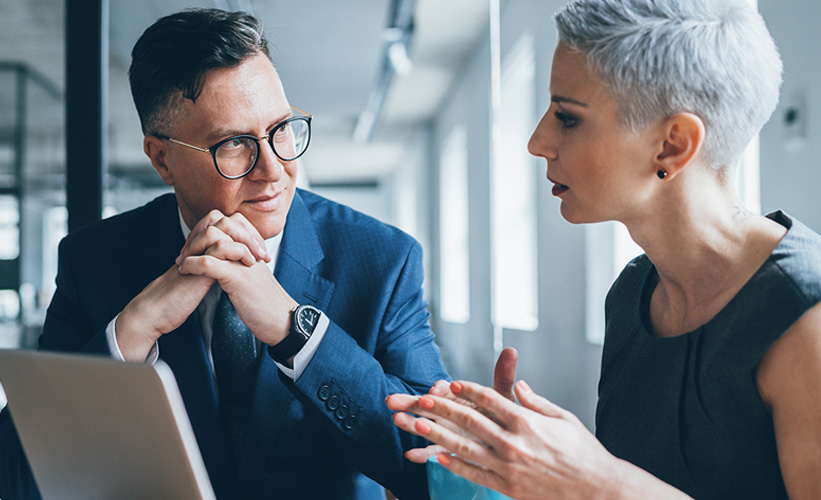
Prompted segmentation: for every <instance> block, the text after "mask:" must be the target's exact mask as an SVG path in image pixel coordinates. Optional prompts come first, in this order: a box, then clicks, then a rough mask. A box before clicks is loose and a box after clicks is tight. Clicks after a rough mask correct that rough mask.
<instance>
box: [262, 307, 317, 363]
mask: <svg viewBox="0 0 821 500" xmlns="http://www.w3.org/2000/svg"><path fill="white" fill-rule="evenodd" d="M299 308H300V306H297V307H295V308H294V309H293V310H292V311H291V326H290V327H289V328H288V335H286V336H285V338H284V339H282V341H280V342H279V343H278V344H276V345H272V346H268V350H269V352H270V353H271V357H273V358H274V361H276V362H277V363H281V364H285V363H287V362H288V360H289V359H291V358H292V357H294V356H295V355H296V353H298V352H299V351H300V349H302V348H303V347H304V346H305V344H307V343H308V338H309V337H310V334H309V335H308V337H306V336H305V335H303V334H302V333H300V331H299V330H298V329H297V317H296V316H297V313H298V311H299Z"/></svg>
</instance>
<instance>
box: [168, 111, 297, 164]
mask: <svg viewBox="0 0 821 500" xmlns="http://www.w3.org/2000/svg"><path fill="white" fill-rule="evenodd" d="M291 107H292V108H293V109H295V110H297V111H299V112H300V113H303V114H304V115H305V116H292V117H291V118H288V119H287V120H283V121H281V122H279V123H277V124H276V125H274V128H272V129H271V131H270V132H268V133H267V134H265V135H263V136H262V137H257V136H255V135H250V134H242V135H232V136H231V137H228V138H225V139H223V140H221V141H219V142H218V143H216V144H214V145H212V146H210V147H208V148H201V147H198V146H194V145H192V144H188V143H186V142H182V141H179V140H177V139H172V138H171V137H168V136H166V135H162V134H154V137H158V138H160V139H165V140H168V141H171V142H173V143H175V144H179V145H181V146H185V147H188V148H191V149H196V150H197V151H202V152H203V153H211V159H212V160H213V161H214V168H216V169H217V172H218V173H219V174H220V175H221V176H223V177H225V178H226V179H228V180H236V179H241V178H243V177H245V176H246V175H248V174H250V173H251V171H252V170H254V167H256V166H257V162H258V161H259V148H260V147H261V146H260V144H259V142H260V141H261V140H263V139H267V142H268V145H269V146H271V151H273V152H274V154H275V155H276V157H277V158H279V159H280V160H282V161H284V162H290V161H294V160H296V159H297V158H299V157H300V156H302V155H304V154H305V151H308V146H310V145H311V120H312V119H313V115H309V114H308V113H305V112H304V111H302V110H301V109H299V108H294V107H293V106H291ZM294 121H304V122H306V123H307V124H308V138H307V139H306V140H305V148H304V149H303V150H302V152H301V153H299V154H298V155H296V156H294V157H293V158H283V157H282V156H281V155H280V154H279V153H277V148H276V147H274V135H275V134H276V131H277V130H279V129H280V128H281V127H283V126H284V125H287V124H289V123H291V122H294ZM235 139H251V140H253V141H254V142H255V143H256V144H257V154H256V155H255V156H254V162H253V163H252V164H251V166H250V167H249V168H248V170H246V171H245V172H243V173H241V174H239V175H226V174H225V172H223V171H222V170H220V167H219V163H218V162H217V150H218V149H219V147H220V146H222V145H223V144H225V143H226V142H229V141H233V140H235Z"/></svg>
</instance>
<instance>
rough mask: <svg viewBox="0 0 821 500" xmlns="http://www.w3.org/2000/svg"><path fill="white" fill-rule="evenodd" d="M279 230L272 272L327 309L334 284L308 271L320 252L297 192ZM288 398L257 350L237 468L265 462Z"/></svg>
mask: <svg viewBox="0 0 821 500" xmlns="http://www.w3.org/2000/svg"><path fill="white" fill-rule="evenodd" d="M284 231H285V232H284V234H283V237H282V243H281V246H280V249H279V256H278V257H277V265H276V270H275V272H274V276H275V277H276V279H277V280H278V281H279V283H280V284H281V285H282V287H283V288H284V289H285V291H286V292H288V294H289V295H290V296H291V297H292V298H293V299H294V300H296V301H297V302H299V303H300V304H312V305H314V306H316V307H318V308H319V309H320V310H323V311H324V310H327V307H328V304H329V303H330V300H331V296H332V294H333V289H334V284H333V283H331V282H330V281H328V280H326V279H324V278H323V277H322V276H319V275H318V274H316V273H315V272H314V270H315V268H316V265H317V264H318V263H319V262H321V261H322V259H323V258H324V254H323V252H322V247H321V245H320V242H319V238H318V237H317V234H316V228H315V226H314V223H313V221H312V219H311V214H310V212H308V209H307V207H306V206H305V204H304V203H303V201H302V198H301V197H300V196H299V192H297V193H296V194H295V195H294V200H293V202H292V203H291V209H290V211H289V212H288V219H287V222H286V224H285V230H284ZM294 399H295V398H294V396H293V394H292V393H291V391H290V390H289V389H288V388H287V387H286V386H285V385H284V384H283V383H282V381H281V380H280V373H279V369H278V368H277V366H276V364H275V363H274V362H273V360H272V359H271V357H270V356H269V355H268V353H267V352H265V351H263V353H262V355H261V356H260V360H259V371H258V375H257V382H256V388H255V397H254V407H253V409H252V412H251V419H250V422H249V429H248V434H247V435H248V439H247V440H246V447H245V450H246V451H245V465H246V467H247V468H246V467H243V469H246V470H247V469H256V468H259V467H262V466H264V464H265V463H266V462H267V456H268V454H270V453H271V449H273V447H274V442H275V440H276V437H277V435H278V434H279V432H280V429H281V426H282V422H283V421H284V420H285V419H286V418H287V417H288V412H289V409H290V408H291V405H292V403H293V401H294Z"/></svg>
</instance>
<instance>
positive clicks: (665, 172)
mask: <svg viewBox="0 0 821 500" xmlns="http://www.w3.org/2000/svg"><path fill="white" fill-rule="evenodd" d="M656 174H657V175H658V176H659V179H664V178H665V177H667V171H666V170H664V169H663V168H662V169H661V170H659V171H658V172H656Z"/></svg>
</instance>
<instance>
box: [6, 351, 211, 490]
mask: <svg viewBox="0 0 821 500" xmlns="http://www.w3.org/2000/svg"><path fill="white" fill-rule="evenodd" d="M0 384H2V386H3V389H5V392H6V397H7V399H8V406H9V409H10V411H11V414H12V418H13V420H14V424H15V426H16V427H17V432H18V434H19V435H20V440H21V442H22V444H23V448H24V449H25V452H26V455H27V457H28V460H29V463H30V465H31V468H32V471H33V473H34V479H35V480H36V481H37V485H38V486H39V488H40V493H41V494H42V496H43V498H44V500H51V499H66V498H82V499H86V500H97V499H100V500H102V499H106V500H110V499H122V500H127V499H135V500H136V499H139V500H145V499H151V498H174V499H192V500H212V499H214V498H215V496H214V491H213V489H212V488H211V483H210V481H209V479H208V473H207V472H206V469H205V464H204V463H203V460H202V455H201V454H200V450H199V448H198V446H197V442H196V439H195V437H194V432H193V430H192V429H191V423H190V421H189V420H188V414H187V413H186V412H185V407H184V406H183V402H182V397H181V396H180V392H179V389H178V388H177V384H176V381H175V380H174V375H173V374H172V373H171V369H170V368H169V367H168V365H166V364H165V363H163V362H162V361H158V362H157V363H156V364H155V365H153V366H151V365H147V364H140V363H121V362H118V361H114V360H111V359H107V358H102V357H90V356H81V355H70V354H54V353H45V352H34V351H22V350H11V349H0Z"/></svg>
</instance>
